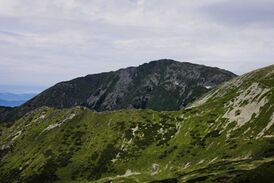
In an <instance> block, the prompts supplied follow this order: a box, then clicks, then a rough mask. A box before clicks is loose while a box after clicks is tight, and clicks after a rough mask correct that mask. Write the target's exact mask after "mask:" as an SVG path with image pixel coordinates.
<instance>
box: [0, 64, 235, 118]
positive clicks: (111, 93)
mask: <svg viewBox="0 0 274 183" xmlns="http://www.w3.org/2000/svg"><path fill="white" fill-rule="evenodd" d="M235 76H236V75H235V74H233V73H231V72H229V71H226V70H223V69H219V68H215V67H208V66H203V65H197V64H192V63H187V62H178V61H174V60H168V59H163V60H158V61H152V62H149V63H145V64H143V65H140V66H138V67H129V68H125V69H120V70H118V71H112V72H106V73H100V74H92V75H87V76H85V77H79V78H76V79H73V80H71V81H66V82H61V83H58V84H56V85H55V86H53V87H51V88H49V89H47V90H45V91H44V92H42V93H41V94H39V95H38V96H36V97H35V98H33V99H31V100H30V101H28V102H26V103H25V104H24V105H22V106H21V107H19V108H17V109H15V110H14V111H13V113H12V115H5V118H6V119H3V118H2V121H7V120H10V119H15V118H16V117H21V116H23V115H24V114H25V113H27V112H29V111H31V110H33V109H36V108H38V107H41V106H48V107H55V108H68V107H73V106H86V107H88V108H90V109H93V110H96V111H109V110H116V109H123V108H136V109H139V108H141V109H153V110H158V111H161V110H165V111H168V110H178V109H180V108H181V107H183V106H186V105H187V104H189V103H190V102H192V101H193V100H194V99H196V98H197V97H200V96H201V95H203V94H204V93H206V92H208V91H209V90H210V89H211V88H214V87H215V86H216V85H219V84H221V83H223V82H224V81H227V80H229V79H231V78H233V77H235ZM2 116H4V115H2ZM7 116H8V117H7ZM0 120H1V119H0Z"/></svg>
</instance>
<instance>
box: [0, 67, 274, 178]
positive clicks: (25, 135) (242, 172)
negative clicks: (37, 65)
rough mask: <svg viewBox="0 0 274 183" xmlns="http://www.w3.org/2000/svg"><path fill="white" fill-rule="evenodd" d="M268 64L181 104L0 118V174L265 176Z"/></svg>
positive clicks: (272, 153) (272, 131)
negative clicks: (164, 109)
mask: <svg viewBox="0 0 274 183" xmlns="http://www.w3.org/2000/svg"><path fill="white" fill-rule="evenodd" d="M273 83H274V65H272V66H269V67H266V68H263V69H259V70H256V71H253V72H250V73H247V74H245V75H243V76H240V77H237V78H234V79H232V80H230V81H228V82H226V83H224V84H222V85H221V86H219V87H217V88H215V89H213V90H211V91H210V92H209V93H208V94H206V95H205V96H203V97H201V98H200V99H198V100H197V101H195V102H194V103H193V104H191V105H189V106H188V107H187V108H186V109H181V110H179V111H173V112H168V111H167V112H157V111H153V110H148V109H146V110H143V109H139V110H136V109H123V110H117V111H109V112H95V111H91V110H90V109H88V108H85V107H74V108H69V109H54V108H49V107H42V108H38V109H36V110H34V111H32V112H29V113H28V114H26V115H25V116H24V117H22V118H21V119H20V120H18V121H16V122H15V123H14V124H13V125H12V126H11V127H9V128H8V127H6V126H5V125H6V124H2V126H0V128H1V136H0V147H1V151H0V158H1V161H0V180H1V182H3V183H5V182H8V183H12V182H33V183H34V182H96V183H105V182H128V183H134V182H151V183H152V182H154V183H157V182H158V183H160V182H162V183H177V182H192V183H193V182H229V183H230V182H264V183H268V182H273V181H274V174H273V172H274V84H273Z"/></svg>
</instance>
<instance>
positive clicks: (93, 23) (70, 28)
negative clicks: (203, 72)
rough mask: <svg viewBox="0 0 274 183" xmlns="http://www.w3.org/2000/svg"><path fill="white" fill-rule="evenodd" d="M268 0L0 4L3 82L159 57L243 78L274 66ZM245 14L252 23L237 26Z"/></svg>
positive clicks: (52, 78) (66, 75)
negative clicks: (196, 64) (262, 13)
mask: <svg viewBox="0 0 274 183" xmlns="http://www.w3.org/2000/svg"><path fill="white" fill-rule="evenodd" d="M232 1H233V2H232ZM264 1H265V2H266V5H265V6H264V5H261V4H260V5H259V6H258V1H255V0H254V1H253V0H252V1H247V0H244V1H241V2H238V1H237V2H236V0H231V1H228V0H204V1H202V2H201V1H200V0H192V1H188V0H174V1H168V0H149V1H144V0H117V1H109V0H43V1H35V0H24V1H22V0H0V55H1V59H0V84H1V83H2V84H7V83H15V84H24V83H26V84H41V83H44V84H45V85H50V84H54V83H56V82H58V81H61V80H67V79H72V78H73V77H77V76H81V75H85V74H90V73H96V72H102V71H108V70H115V69H118V68H120V67H126V66H131V65H138V64H141V63H143V62H146V61H149V60H154V59H160V58H173V59H177V60H181V61H190V62H196V63H201V64H206V65H212V66H219V67H222V68H225V69H230V70H231V71H234V72H236V73H237V74H241V73H244V72H247V71H249V70H251V69H255V68H257V67H261V66H264V65H269V64H272V63H273V61H272V59H273V58H274V53H273V49H274V42H273V41H272V40H271V39H270V38H272V37H273V36H274V26H269V25H270V24H269V23H265V21H264V23H262V19H261V17H262V15H261V14H258V12H264V10H267V11H268V13H267V16H273V14H271V11H270V9H269V7H270V6H271V5H272V4H273V3H272V4H271V3H269V2H270V0H264ZM247 3H248V4H247ZM246 5H248V6H246ZM267 6H269V7H267ZM231 7H234V10H235V12H236V13H235V15H234V14H230V13H229V12H230V11H231ZM217 9H222V12H224V13H220V12H219V11H217ZM213 10H216V11H213ZM253 10H256V11H255V12H254V13H252V11H253ZM241 11H243V12H248V14H249V15H250V17H251V18H250V19H247V18H246V19H242V20H244V22H242V23H241V21H237V17H238V16H239V13H241ZM218 12H219V13H218ZM273 18H274V17H268V18H267V19H266V20H270V19H273ZM249 21H250V22H249ZM33 76H35V77H33Z"/></svg>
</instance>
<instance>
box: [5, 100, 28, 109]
mask: <svg viewBox="0 0 274 183" xmlns="http://www.w3.org/2000/svg"><path fill="white" fill-rule="evenodd" d="M25 102H26V101H22V100H16V101H8V100H2V99H0V106H6V107H15V106H19V105H22V104H23V103H25Z"/></svg>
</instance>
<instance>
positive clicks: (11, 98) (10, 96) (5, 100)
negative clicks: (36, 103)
mask: <svg viewBox="0 0 274 183" xmlns="http://www.w3.org/2000/svg"><path fill="white" fill-rule="evenodd" d="M35 95H36V94H33V93H25V94H15V93H0V106H7V107H15V106H20V105H22V104H23V103H25V102H26V101H28V100H30V99H31V98H32V97H34V96H35Z"/></svg>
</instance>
